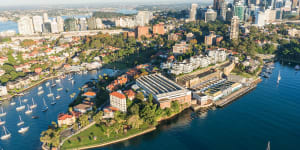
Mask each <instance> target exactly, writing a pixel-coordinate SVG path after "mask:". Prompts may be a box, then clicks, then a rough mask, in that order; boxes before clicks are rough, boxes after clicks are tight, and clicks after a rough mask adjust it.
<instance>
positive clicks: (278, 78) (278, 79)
mask: <svg viewBox="0 0 300 150" xmlns="http://www.w3.org/2000/svg"><path fill="white" fill-rule="evenodd" d="M280 80H281V76H280V71H279V73H278V77H277V84H279V82H280Z"/></svg>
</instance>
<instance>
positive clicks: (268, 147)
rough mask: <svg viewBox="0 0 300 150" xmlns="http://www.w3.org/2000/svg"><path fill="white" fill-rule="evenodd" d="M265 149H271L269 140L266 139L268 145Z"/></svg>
mask: <svg viewBox="0 0 300 150" xmlns="http://www.w3.org/2000/svg"><path fill="white" fill-rule="evenodd" d="M266 150H271V147H270V141H268V146H267V149H266Z"/></svg>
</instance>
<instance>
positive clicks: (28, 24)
mask: <svg viewBox="0 0 300 150" xmlns="http://www.w3.org/2000/svg"><path fill="white" fill-rule="evenodd" d="M18 29H19V33H20V34H21V35H32V34H34V28H33V23H32V19H31V18H29V17H27V16H26V17H22V18H21V19H20V20H19V21H18Z"/></svg>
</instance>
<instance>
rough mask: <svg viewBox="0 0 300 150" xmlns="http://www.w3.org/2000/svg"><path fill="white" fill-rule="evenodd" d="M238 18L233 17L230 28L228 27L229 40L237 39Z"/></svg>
mask: <svg viewBox="0 0 300 150" xmlns="http://www.w3.org/2000/svg"><path fill="white" fill-rule="evenodd" d="M239 23H240V21H239V17H238V16H233V17H232V19H231V26H230V39H231V40H237V39H238V38H239Z"/></svg>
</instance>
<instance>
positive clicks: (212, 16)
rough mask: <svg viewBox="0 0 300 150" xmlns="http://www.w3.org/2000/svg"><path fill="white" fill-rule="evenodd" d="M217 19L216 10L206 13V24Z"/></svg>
mask: <svg viewBox="0 0 300 150" xmlns="http://www.w3.org/2000/svg"><path fill="white" fill-rule="evenodd" d="M216 19H217V13H216V12H215V11H214V10H212V9H208V10H207V11H206V12H205V22H210V21H216Z"/></svg>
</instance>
